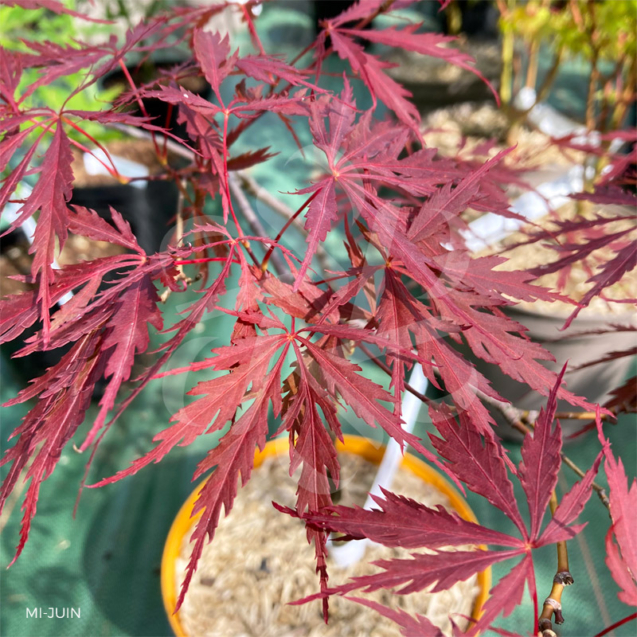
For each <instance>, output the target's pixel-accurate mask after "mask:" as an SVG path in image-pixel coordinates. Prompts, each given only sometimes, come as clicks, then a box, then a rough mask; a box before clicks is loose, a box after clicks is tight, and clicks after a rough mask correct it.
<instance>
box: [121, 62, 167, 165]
mask: <svg viewBox="0 0 637 637" xmlns="http://www.w3.org/2000/svg"><path fill="white" fill-rule="evenodd" d="M119 65H120V67H121V69H122V72H123V73H124V76H125V77H126V79H127V81H128V83H129V84H130V87H131V90H132V91H133V95H134V96H135V100H136V101H137V105H138V106H139V110H140V111H141V112H142V115H143V116H144V117H146V118H148V119H150V116H149V115H148V111H147V110H146V105H145V104H144V100H143V99H142V98H141V96H140V94H139V90H138V89H137V86H136V85H135V81H134V80H133V78H132V77H131V74H130V73H129V72H128V69H127V68H126V64H124V60H121V59H120V61H119ZM150 137H151V139H152V140H153V146H154V147H155V153H156V154H157V157H161V156H162V155H161V151H160V150H159V146H158V145H157V138H156V137H155V135H154V133H153V132H151V133H150Z"/></svg>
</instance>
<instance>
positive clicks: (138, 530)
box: [0, 381, 636, 637]
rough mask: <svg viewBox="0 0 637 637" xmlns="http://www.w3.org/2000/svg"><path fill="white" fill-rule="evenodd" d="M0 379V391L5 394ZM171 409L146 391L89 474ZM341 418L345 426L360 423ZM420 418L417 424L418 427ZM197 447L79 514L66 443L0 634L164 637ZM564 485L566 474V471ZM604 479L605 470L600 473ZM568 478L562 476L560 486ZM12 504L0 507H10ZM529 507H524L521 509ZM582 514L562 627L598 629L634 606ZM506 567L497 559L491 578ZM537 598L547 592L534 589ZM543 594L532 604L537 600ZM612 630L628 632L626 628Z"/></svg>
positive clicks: (15, 515)
mask: <svg viewBox="0 0 637 637" xmlns="http://www.w3.org/2000/svg"><path fill="white" fill-rule="evenodd" d="M12 391H13V390H12V383H11V382H10V381H5V382H4V383H3V386H2V398H3V400H4V399H6V397H7V396H9V395H11V394H12ZM19 416H20V413H19V410H16V409H13V410H5V412H4V413H3V417H2V436H3V439H6V432H8V431H9V430H10V429H12V428H13V426H14V425H15V424H16V423H17V421H18V418H19ZM168 416H169V411H168V409H167V408H166V407H165V406H164V397H163V396H161V392H160V391H157V390H155V391H153V390H151V391H148V392H146V394H145V395H144V396H142V397H141V398H140V400H139V401H137V403H135V404H134V405H133V408H132V410H131V411H130V412H129V413H128V414H126V416H125V417H124V418H122V420H121V422H120V423H119V424H118V425H117V426H116V427H115V428H114V429H113V430H112V431H111V433H110V434H109V436H108V438H107V439H106V441H105V442H104V444H103V446H102V447H101V450H100V453H99V454H98V455H97V457H96V460H95V463H94V465H93V468H92V470H91V480H89V482H91V481H95V480H96V479H98V478H100V477H103V476H107V475H112V474H113V473H114V472H115V471H116V470H117V469H121V468H123V467H125V466H127V464H128V463H129V462H130V461H131V460H132V459H133V458H134V457H136V456H138V455H139V454H140V453H142V452H143V451H144V450H145V449H148V448H149V447H150V444H151V440H150V438H151V436H152V435H153V434H154V433H156V432H157V431H158V430H159V429H161V428H162V427H164V426H165V424H166V421H167V419H168ZM628 420H629V419H626V418H625V419H623V420H622V422H620V423H619V424H618V425H617V426H616V427H610V428H609V435H610V438H611V441H612V443H613V445H614V447H615V449H621V451H622V454H623V459H624V463H625V465H626V467H627V468H628V471H629V472H631V473H632V474H633V475H634V471H635V464H636V458H635V445H634V422H633V423H631V422H628ZM355 424H356V423H352V424H350V425H349V427H348V428H349V430H350V431H351V432H352V433H360V431H359V427H357V426H354V425H355ZM422 426H423V425H422V424H421V427H422ZM597 447H598V445H597V441H596V440H595V439H593V438H587V439H583V440H582V441H581V442H578V443H576V444H573V445H570V446H569V447H568V455H569V456H570V457H571V458H572V459H573V460H574V461H575V462H576V463H578V464H579V465H580V466H582V467H587V466H589V465H590V464H591V463H592V460H593V458H594V455H595V452H596V449H597ZM204 452H205V446H204V445H202V444H200V445H199V446H198V447H194V448H191V449H187V450H183V449H177V450H176V451H175V453H173V454H171V455H170V456H169V457H168V458H166V459H165V460H164V461H163V462H162V463H160V464H159V465H151V466H149V467H147V468H145V469H144V470H142V471H141V472H140V473H139V474H137V475H136V476H134V477H131V478H127V479H126V480H123V481H122V482H119V483H117V484H114V485H111V486H108V487H105V488H101V489H86V490H85V491H84V493H83V495H82V499H81V502H80V505H79V508H78V512H77V516H76V518H75V519H73V517H72V511H73V506H74V502H75V499H76V496H77V488H78V484H79V483H80V481H81V479H82V476H83V472H84V464H85V461H86V456H85V455H79V454H77V453H75V452H73V451H72V450H70V451H66V452H65V453H64V455H63V457H62V459H61V461H60V465H59V466H58V468H57V469H56V471H55V472H54V474H53V476H52V477H51V478H50V479H49V480H48V481H47V482H45V484H44V486H43V487H42V494H41V499H40V504H39V506H38V514H37V516H36V518H35V520H34V522H33V528H32V530H31V537H30V539H29V542H28V544H27V546H26V548H25V550H24V553H23V554H22V556H21V557H20V559H19V560H18V561H17V563H16V564H15V565H14V566H12V567H11V569H10V570H9V571H5V570H4V569H3V571H2V575H1V580H0V583H1V588H0V599H1V609H2V610H1V613H0V634H2V635H3V637H74V636H77V637H96V636H98V635H121V636H123V635H127V636H128V635H130V636H131V637H133V636H135V637H141V636H146V635H148V636H160V635H170V634H171V631H170V627H169V625H168V622H167V620H166V617H165V613H164V610H163V606H162V600H161V593H160V585H159V567H160V561H161V553H162V549H163V543H164V540H165V537H166V535H167V533H168V529H169V527H170V524H171V522H172V520H173V518H174V516H175V515H176V513H177V511H178V509H179V507H180V506H181V504H182V502H183V501H184V500H185V498H186V497H187V496H188V494H189V493H190V492H191V490H192V489H193V484H192V483H191V476H192V473H193V471H194V469H195V465H196V463H197V461H198V460H200V459H201V457H202V456H203V454H204ZM511 458H512V460H514V461H518V460H519V447H518V446H515V445H511ZM567 479H568V480H569V482H572V480H571V476H570V475H568V478H567ZM601 481H602V482H603V478H602V479H601ZM565 488H567V485H566V484H565V483H564V482H561V483H560V491H561V492H562V493H563V492H564V490H565ZM468 500H469V503H470V505H471V506H472V507H473V509H474V511H475V512H476V514H477V516H478V519H479V520H480V522H481V523H482V524H485V525H487V526H491V527H493V528H497V529H499V530H502V531H505V532H506V531H510V532H512V533H513V532H514V529H513V528H512V525H511V523H510V522H509V521H508V520H507V519H506V518H504V516H503V515H501V514H500V512H499V511H497V510H495V509H494V508H493V507H491V506H490V505H489V504H488V503H486V502H485V501H484V500H482V499H481V498H478V497H475V496H473V495H472V494H471V493H469V494H468ZM19 504H20V503H19V502H18V503H17V505H16V504H15V501H12V502H11V503H10V504H9V509H11V508H13V511H12V515H11V516H10V517H9V519H8V521H7V520H6V517H7V516H5V517H3V519H2V525H3V526H4V532H3V534H2V540H1V542H2V543H1V545H0V564H2V566H3V567H4V566H6V565H7V564H8V563H9V562H10V560H11V558H12V555H13V550H14V547H15V544H16V543H17V539H18V529H19V522H20V512H19ZM8 512H9V511H7V513H8ZM523 513H525V514H526V511H523ZM582 520H583V521H586V522H587V523H588V525H587V527H586V529H585V530H584V532H583V533H582V534H581V535H580V536H578V538H577V539H576V540H574V541H572V542H570V548H569V550H570V556H571V571H572V573H573V576H574V578H575V585H574V586H573V587H571V588H569V589H567V591H566V592H565V594H564V614H565V617H566V621H567V624H565V627H564V632H563V634H565V635H571V636H577V637H579V636H582V637H583V636H586V635H594V634H595V633H597V632H598V631H599V630H601V629H602V628H603V627H604V626H607V625H608V624H610V623H612V621H615V620H617V619H619V618H621V617H624V616H626V615H628V614H629V613H630V612H631V611H630V609H629V608H628V607H627V606H625V605H623V604H622V603H620V602H619V601H618V599H617V591H618V589H617V586H616V585H615V583H614V582H613V581H612V579H611V577H610V574H609V573H608V571H607V569H606V567H605V564H604V534H605V532H606V531H607V529H608V524H609V521H608V515H607V513H606V510H605V509H604V508H603V506H602V505H601V503H599V502H596V501H594V500H593V501H591V503H590V504H589V505H588V507H587V509H586V510H585V512H584V514H583V516H582ZM5 524H6V526H5ZM535 558H536V560H535V565H536V577H537V581H538V586H539V594H540V596H541V597H542V596H545V595H547V594H548V591H549V589H550V582H551V580H552V578H553V575H554V573H555V552H554V549H553V547H548V548H546V549H542V550H540V551H537V552H536V554H535ZM510 567H511V565H509V566H508V567H507V566H502V565H496V566H495V567H494V570H493V576H494V583H495V582H497V581H498V580H499V579H500V578H501V577H502V576H504V575H505V574H506V573H507V572H508V570H509V568H510ZM542 599H543V597H542ZM542 599H541V600H540V601H542ZM50 607H55V608H57V609H58V614H61V613H62V611H61V609H63V608H69V609H71V608H74V609H80V612H81V616H80V618H79V619H78V618H68V619H67V618H63V619H48V618H42V619H35V618H32V617H28V618H27V616H26V615H27V609H33V608H42V611H43V613H46V612H47V611H48V609H49V608H50ZM532 617H533V609H532V604H531V600H530V599H528V598H527V599H525V603H524V605H523V606H522V607H520V608H518V609H516V610H515V611H514V613H513V615H512V616H511V617H509V618H507V619H504V620H501V621H500V625H501V626H502V627H506V628H508V629H510V630H514V631H516V632H526V630H528V629H529V627H530V622H531V621H532ZM615 634H616V635H617V636H618V637H619V636H622V635H625V636H629V635H634V634H635V626H634V625H632V626H631V625H626V626H624V627H622V628H620V629H618V630H617V631H616V632H615Z"/></svg>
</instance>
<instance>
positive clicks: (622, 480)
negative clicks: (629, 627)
mask: <svg viewBox="0 0 637 637" xmlns="http://www.w3.org/2000/svg"><path fill="white" fill-rule="evenodd" d="M596 425H597V431H598V435H599V439H600V442H601V443H602V445H603V447H604V460H605V462H604V468H605V471H606V477H607V478H608V486H609V500H610V514H611V518H612V521H613V523H612V525H611V527H610V529H609V530H608V533H607V534H606V566H608V568H609V570H610V572H611V574H612V576H613V579H614V580H615V582H616V583H617V585H618V586H619V588H620V589H621V590H620V592H619V593H618V597H619V599H620V600H621V601H622V602H624V603H625V604H628V605H630V606H637V539H636V538H635V512H636V511H637V480H633V482H632V484H629V481H628V477H627V476H626V471H625V469H624V465H623V463H622V461H621V458H620V459H617V458H615V456H614V455H613V452H612V450H611V446H610V443H609V442H608V440H607V439H606V438H605V437H604V433H603V431H602V422H601V419H600V409H599V408H598V409H597V414H596Z"/></svg>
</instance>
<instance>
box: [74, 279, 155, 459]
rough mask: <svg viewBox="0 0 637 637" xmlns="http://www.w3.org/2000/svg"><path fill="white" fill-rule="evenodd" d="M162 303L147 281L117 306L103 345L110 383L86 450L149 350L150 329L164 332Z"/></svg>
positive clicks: (135, 285)
mask: <svg viewBox="0 0 637 637" xmlns="http://www.w3.org/2000/svg"><path fill="white" fill-rule="evenodd" d="M158 301H159V299H158V296H157V292H156V290H155V286H154V285H153V282H152V280H151V279H150V277H144V278H142V279H140V280H138V281H136V282H135V283H133V284H132V285H131V286H129V287H128V289H127V290H126V291H125V292H124V293H123V294H122V295H121V297H120V298H119V299H118V300H117V302H116V303H115V305H114V308H113V313H112V315H111V318H110V320H109V322H108V323H107V324H106V332H105V335H104V339H103V342H102V348H103V350H104V352H105V355H106V357H107V362H106V368H105V372H104V375H105V377H106V378H109V379H110V380H109V382H108V385H107V386H106V389H105V390H104V395H103V397H102V399H101V400H100V411H99V414H98V415H97V418H96V419H95V422H94V423H93V426H92V427H91V430H90V431H89V433H88V435H87V436H86V440H85V441H84V443H83V444H82V447H81V449H82V450H85V449H88V447H89V446H90V445H91V444H92V442H93V440H94V439H95V436H96V435H97V433H98V432H99V430H100V429H101V428H102V426H103V424H104V422H105V421H106V416H107V414H108V411H109V410H110V409H112V408H113V406H114V405H115V400H116V398H117V393H118V392H119V388H120V387H121V385H122V383H124V382H126V381H127V380H128V379H129V378H130V375H131V371H132V369H133V363H134V361H135V354H136V353H138V354H139V353H141V352H145V351H146V350H147V349H148V345H149V344H150V338H149V335H148V325H149V324H150V325H152V326H153V327H155V329H157V330H161V328H162V324H163V321H162V316H161V312H160V311H159V308H158V307H157V303H158Z"/></svg>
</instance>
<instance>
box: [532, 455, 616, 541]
mask: <svg viewBox="0 0 637 637" xmlns="http://www.w3.org/2000/svg"><path fill="white" fill-rule="evenodd" d="M603 455H604V450H603V449H602V451H600V452H599V454H598V455H597V458H596V459H595V462H594V463H593V465H592V466H591V468H590V469H589V470H588V471H587V472H586V474H585V475H584V477H583V478H582V479H581V480H580V481H579V482H576V483H575V484H574V485H573V487H572V488H571V490H570V491H569V492H568V493H567V494H566V495H565V496H564V497H563V498H562V499H561V500H560V503H559V506H558V507H557V509H556V511H555V513H554V514H553V516H552V517H551V520H550V522H549V523H548V524H547V525H546V528H545V529H544V532H543V533H542V535H541V536H540V538H539V539H538V541H537V546H543V545H545V544H553V543H555V542H559V541H561V540H569V539H571V538H572V537H575V535H576V534H577V533H579V531H581V530H582V528H583V527H582V526H579V527H569V526H568V525H569V524H572V523H573V522H574V521H575V520H576V519H577V517H578V516H579V514H580V513H581V512H582V510H583V509H584V505H585V504H586V503H587V502H588V500H589V498H590V497H591V493H592V489H591V485H592V484H593V480H594V479H595V476H596V475H597V471H598V469H599V465H600V462H601V461H602V458H603Z"/></svg>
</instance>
